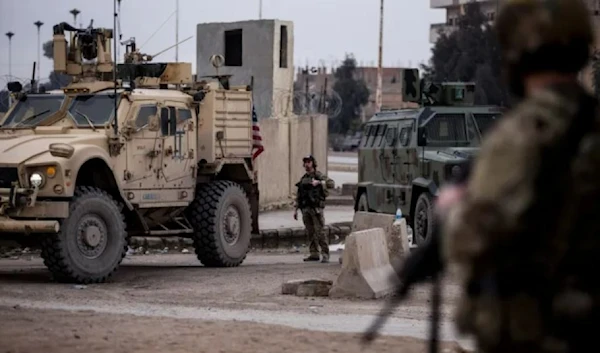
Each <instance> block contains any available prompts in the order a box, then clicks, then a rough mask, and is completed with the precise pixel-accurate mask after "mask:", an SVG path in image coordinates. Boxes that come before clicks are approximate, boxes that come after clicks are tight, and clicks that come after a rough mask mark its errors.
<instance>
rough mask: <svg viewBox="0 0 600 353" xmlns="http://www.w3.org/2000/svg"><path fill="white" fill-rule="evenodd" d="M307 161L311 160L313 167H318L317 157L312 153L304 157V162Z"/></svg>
mask: <svg viewBox="0 0 600 353" xmlns="http://www.w3.org/2000/svg"><path fill="white" fill-rule="evenodd" d="M306 161H311V162H312V164H313V168H316V167H317V160H316V159H315V157H313V155H312V154H309V155H308V156H304V158H302V163H305V162H306Z"/></svg>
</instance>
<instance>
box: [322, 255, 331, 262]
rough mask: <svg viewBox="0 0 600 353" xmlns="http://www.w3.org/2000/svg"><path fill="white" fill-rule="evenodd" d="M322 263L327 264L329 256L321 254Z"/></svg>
mask: <svg viewBox="0 0 600 353" xmlns="http://www.w3.org/2000/svg"><path fill="white" fill-rule="evenodd" d="M321 262H322V263H328V262H329V254H323V259H322V260H321Z"/></svg>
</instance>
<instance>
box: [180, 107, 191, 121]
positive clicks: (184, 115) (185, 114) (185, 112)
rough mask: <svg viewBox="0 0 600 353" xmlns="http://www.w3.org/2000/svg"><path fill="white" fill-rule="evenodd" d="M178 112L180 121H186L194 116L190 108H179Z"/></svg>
mask: <svg viewBox="0 0 600 353" xmlns="http://www.w3.org/2000/svg"><path fill="white" fill-rule="evenodd" d="M177 114H179V121H185V120H188V119H191V118H192V112H191V111H190V110H189V109H181V108H179V109H177Z"/></svg>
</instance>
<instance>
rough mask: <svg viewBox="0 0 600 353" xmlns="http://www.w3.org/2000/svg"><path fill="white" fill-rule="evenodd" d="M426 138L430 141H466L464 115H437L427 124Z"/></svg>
mask: <svg viewBox="0 0 600 353" xmlns="http://www.w3.org/2000/svg"><path fill="white" fill-rule="evenodd" d="M427 138H428V139H429V140H431V141H440V142H458V141H467V127H466V121H465V115H464V114H438V115H436V116H435V117H434V118H433V119H432V120H431V121H430V122H429V123H427Z"/></svg>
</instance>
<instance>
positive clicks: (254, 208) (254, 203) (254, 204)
mask: <svg viewBox="0 0 600 353" xmlns="http://www.w3.org/2000/svg"><path fill="white" fill-rule="evenodd" d="M258 196H259V192H258V184H253V185H252V192H251V193H250V211H251V212H252V234H259V233H260V229H259V227H258V199H259V197H258Z"/></svg>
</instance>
